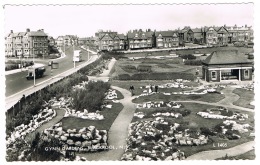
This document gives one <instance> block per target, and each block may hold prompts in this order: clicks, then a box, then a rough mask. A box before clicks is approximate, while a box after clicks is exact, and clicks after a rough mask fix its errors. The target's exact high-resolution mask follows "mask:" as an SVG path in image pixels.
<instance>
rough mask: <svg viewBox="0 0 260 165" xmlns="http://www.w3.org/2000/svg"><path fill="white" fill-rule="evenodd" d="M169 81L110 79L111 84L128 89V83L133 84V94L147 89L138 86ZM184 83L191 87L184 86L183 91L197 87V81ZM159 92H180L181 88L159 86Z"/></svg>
mask: <svg viewBox="0 0 260 165" xmlns="http://www.w3.org/2000/svg"><path fill="white" fill-rule="evenodd" d="M170 82H171V81H169V80H168V81H149V80H147V81H111V85H114V86H118V87H120V88H124V89H127V90H129V87H130V85H133V86H134V88H135V90H134V93H135V95H140V94H142V93H143V90H147V89H146V88H142V89H141V88H140V87H145V86H146V85H149V84H152V85H160V84H166V83H170ZM184 84H185V85H187V86H189V87H191V88H184V91H186V90H191V89H192V87H197V86H198V83H197V82H193V81H191V82H185V83H184ZM158 91H159V92H180V91H182V89H181V88H167V89H166V88H164V89H163V88H159V89H158Z"/></svg>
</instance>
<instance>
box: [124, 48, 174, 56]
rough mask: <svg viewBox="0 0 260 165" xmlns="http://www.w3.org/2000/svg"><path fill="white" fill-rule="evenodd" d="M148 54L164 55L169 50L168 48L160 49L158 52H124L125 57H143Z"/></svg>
mask: <svg viewBox="0 0 260 165" xmlns="http://www.w3.org/2000/svg"><path fill="white" fill-rule="evenodd" d="M148 54H150V55H149V56H164V55H169V54H170V53H169V51H168V50H164V51H163V50H162V51H158V52H138V53H126V54H124V56H125V57H145V56H147V55H148Z"/></svg>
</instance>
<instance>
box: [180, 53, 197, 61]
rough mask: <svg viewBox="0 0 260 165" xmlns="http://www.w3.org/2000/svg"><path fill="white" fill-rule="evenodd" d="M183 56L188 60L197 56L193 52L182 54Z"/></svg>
mask: <svg viewBox="0 0 260 165" xmlns="http://www.w3.org/2000/svg"><path fill="white" fill-rule="evenodd" d="M180 57H181V58H183V59H186V60H195V59H196V56H194V55H193V54H184V55H180Z"/></svg>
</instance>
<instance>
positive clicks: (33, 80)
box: [33, 53, 36, 86]
mask: <svg viewBox="0 0 260 165" xmlns="http://www.w3.org/2000/svg"><path fill="white" fill-rule="evenodd" d="M35 77H36V75H35V63H34V53H33V86H35Z"/></svg>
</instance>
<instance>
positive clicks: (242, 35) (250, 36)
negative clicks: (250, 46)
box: [225, 25, 254, 43]
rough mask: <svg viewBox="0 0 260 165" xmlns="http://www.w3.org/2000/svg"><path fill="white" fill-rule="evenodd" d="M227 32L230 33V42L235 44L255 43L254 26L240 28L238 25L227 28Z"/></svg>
mask: <svg viewBox="0 0 260 165" xmlns="http://www.w3.org/2000/svg"><path fill="white" fill-rule="evenodd" d="M225 28H226V29H227V31H228V32H229V37H228V42H229V43H234V42H242V43H248V42H253V40H254V31H253V29H252V26H247V25H245V26H242V27H239V26H237V25H234V26H225Z"/></svg>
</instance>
